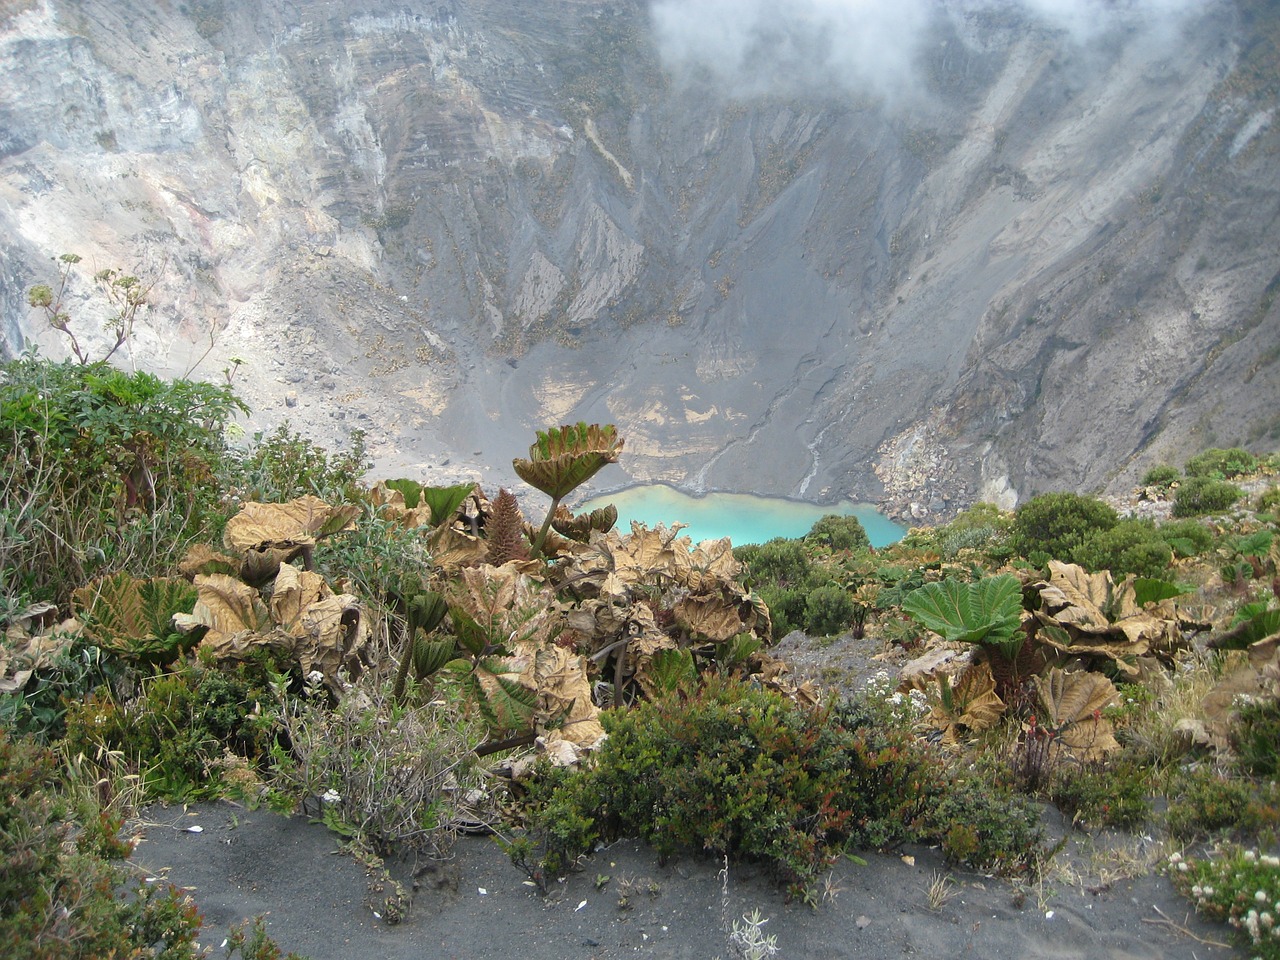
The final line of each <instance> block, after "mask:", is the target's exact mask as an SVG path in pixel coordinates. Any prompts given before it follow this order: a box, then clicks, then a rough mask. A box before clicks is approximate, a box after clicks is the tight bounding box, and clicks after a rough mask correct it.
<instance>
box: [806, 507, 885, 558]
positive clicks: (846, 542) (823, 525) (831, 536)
mask: <svg viewBox="0 0 1280 960" xmlns="http://www.w3.org/2000/svg"><path fill="white" fill-rule="evenodd" d="M804 539H805V540H806V541H808V542H809V543H815V544H822V545H823V546H826V547H830V548H831V549H832V550H867V549H870V547H871V539H870V538H869V537H868V536H867V531H866V530H865V529H864V528H863V526H862V522H861V521H860V520H859V519H858V518H857V517H853V516H841V515H840V514H836V513H829V514H827V515H826V516H825V517H822V518H821V519H820V520H818V522H817V523H815V524H814V525H813V526H812V527H811V528H810V529H809V532H808V533H807V534H806V535H805V538H804Z"/></svg>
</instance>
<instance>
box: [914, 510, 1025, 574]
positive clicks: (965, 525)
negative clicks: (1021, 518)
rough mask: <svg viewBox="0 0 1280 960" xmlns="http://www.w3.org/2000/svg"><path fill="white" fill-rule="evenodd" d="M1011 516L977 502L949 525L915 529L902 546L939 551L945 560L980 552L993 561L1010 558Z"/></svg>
mask: <svg viewBox="0 0 1280 960" xmlns="http://www.w3.org/2000/svg"><path fill="white" fill-rule="evenodd" d="M1012 522H1013V521H1012V515H1011V514H1008V513H1005V512H1004V511H1002V510H1001V509H1000V508H999V507H997V506H995V505H993V504H990V503H975V504H974V505H973V506H971V507H970V508H969V509H967V510H965V511H963V512H962V513H960V514H958V515H957V516H956V517H955V519H954V520H952V521H951V522H950V523H944V524H941V525H939V526H937V527H933V528H932V529H919V528H917V529H913V530H911V531H910V532H909V533H908V534H907V535H906V536H905V537H904V538H903V541H902V542H903V545H904V546H907V547H913V548H916V549H921V550H936V551H937V552H939V553H941V554H942V556H943V557H944V558H946V559H952V558H954V557H955V556H956V555H957V554H958V553H959V552H960V551H961V550H980V551H982V552H983V553H985V554H987V555H988V556H990V557H991V558H992V559H998V560H1003V559H1006V558H1007V556H1008V552H1009V551H1008V546H1007V542H1008V535H1009V530H1010V527H1011V526H1012Z"/></svg>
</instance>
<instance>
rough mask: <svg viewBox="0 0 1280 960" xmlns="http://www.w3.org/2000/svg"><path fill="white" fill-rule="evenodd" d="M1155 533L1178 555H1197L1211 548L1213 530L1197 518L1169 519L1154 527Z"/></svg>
mask: <svg viewBox="0 0 1280 960" xmlns="http://www.w3.org/2000/svg"><path fill="white" fill-rule="evenodd" d="M1156 535H1157V536H1158V537H1159V538H1160V539H1161V540H1163V541H1164V542H1165V543H1167V544H1169V546H1170V547H1171V548H1172V549H1173V552H1174V553H1175V554H1177V555H1178V556H1179V557H1198V556H1200V555H1202V554H1204V553H1207V552H1208V551H1209V550H1211V549H1212V548H1213V544H1214V535H1213V531H1212V530H1210V529H1209V528H1208V527H1206V526H1205V525H1204V524H1203V523H1201V522H1200V521H1199V520H1170V521H1169V522H1167V523H1162V524H1161V525H1160V526H1158V527H1156Z"/></svg>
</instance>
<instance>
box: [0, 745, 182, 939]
mask: <svg viewBox="0 0 1280 960" xmlns="http://www.w3.org/2000/svg"><path fill="white" fill-rule="evenodd" d="M57 782H58V775H57V768H56V764H55V761H54V758H53V756H52V755H51V754H50V753H48V752H46V751H43V750H40V749H37V748H35V747H33V746H30V745H27V744H24V743H22V742H21V741H14V740H11V739H10V738H9V735H8V733H7V732H6V731H4V730H3V729H0V837H3V838H4V841H5V842H4V852H3V857H2V858H0V904H4V909H3V910H0V956H5V957H23V958H26V960H81V958H83V960H91V958H98V957H164V958H166V960H196V958H199V957H204V956H205V953H204V951H203V950H202V949H201V948H200V947H199V946H198V945H197V944H196V943H195V937H196V934H197V933H198V932H199V929H200V915H199V914H198V913H197V912H196V908H195V905H194V904H192V903H191V901H190V900H188V899H187V898H186V897H185V896H183V895H182V894H181V893H180V892H179V891H178V890H176V889H175V888H173V887H171V886H168V885H166V884H155V883H152V884H147V883H141V882H132V883H131V882H130V879H131V877H130V872H129V871H128V870H127V869H126V868H124V867H123V866H122V865H120V863H119V861H121V860H122V859H123V858H124V857H127V856H128V855H129V853H130V851H131V849H132V847H131V845H130V844H128V843H124V842H122V841H120V840H119V839H118V838H117V834H118V832H119V829H120V826H121V824H120V821H119V820H116V819H113V818H111V817H108V816H105V815H93V816H85V817H82V818H80V822H79V823H77V822H76V821H75V819H74V818H73V817H72V816H71V811H70V810H69V807H68V804H67V802H66V800H65V799H64V798H63V797H62V796H61V795H60V794H59V793H58V791H57Z"/></svg>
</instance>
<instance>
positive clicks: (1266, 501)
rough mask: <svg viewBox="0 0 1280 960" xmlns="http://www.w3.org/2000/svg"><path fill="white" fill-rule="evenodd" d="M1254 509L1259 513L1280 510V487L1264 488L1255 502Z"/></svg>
mask: <svg viewBox="0 0 1280 960" xmlns="http://www.w3.org/2000/svg"><path fill="white" fill-rule="evenodd" d="M1254 509H1255V510H1257V511H1258V512H1259V513H1276V512H1280V487H1272V488H1271V489H1270V490H1264V491H1263V492H1262V493H1261V495H1259V497H1258V499H1257V502H1256V503H1255V504H1254Z"/></svg>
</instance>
